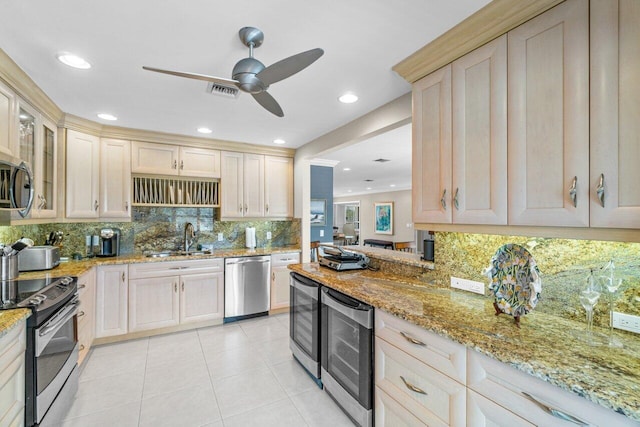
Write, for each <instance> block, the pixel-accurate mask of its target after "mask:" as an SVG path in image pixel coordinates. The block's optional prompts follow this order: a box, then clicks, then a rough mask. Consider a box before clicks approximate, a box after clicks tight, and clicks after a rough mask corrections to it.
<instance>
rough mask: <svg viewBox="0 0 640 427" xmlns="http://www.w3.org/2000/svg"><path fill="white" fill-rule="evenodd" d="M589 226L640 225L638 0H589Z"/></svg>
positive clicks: (624, 226) (639, 20) (639, 5)
mask: <svg viewBox="0 0 640 427" xmlns="http://www.w3.org/2000/svg"><path fill="white" fill-rule="evenodd" d="M590 19H591V163H590V169H591V179H590V181H589V186H590V189H591V199H590V200H591V212H590V213H591V226H592V227H615V228H640V185H638V184H640V168H639V167H638V165H640V139H639V135H640V121H639V120H638V119H639V118H640V103H639V102H638V100H639V99H640V73H639V72H638V70H639V69H640V25H638V24H639V23H640V2H638V1H637V0H596V1H592V2H591V14H590Z"/></svg>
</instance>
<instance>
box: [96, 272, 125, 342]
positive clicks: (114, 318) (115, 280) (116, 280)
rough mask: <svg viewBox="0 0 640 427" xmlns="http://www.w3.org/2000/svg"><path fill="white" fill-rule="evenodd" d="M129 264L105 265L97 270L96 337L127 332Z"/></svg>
mask: <svg viewBox="0 0 640 427" xmlns="http://www.w3.org/2000/svg"><path fill="white" fill-rule="evenodd" d="M128 276H129V266H128V265H126V264H124V265H103V266H99V267H97V270H96V338H104V337H110V336H114V335H123V334H126V333H127V299H128V291H129V279H128Z"/></svg>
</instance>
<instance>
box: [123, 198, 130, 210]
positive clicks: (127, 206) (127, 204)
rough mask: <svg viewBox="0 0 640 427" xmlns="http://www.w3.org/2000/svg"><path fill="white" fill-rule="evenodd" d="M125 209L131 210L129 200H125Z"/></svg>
mask: <svg viewBox="0 0 640 427" xmlns="http://www.w3.org/2000/svg"><path fill="white" fill-rule="evenodd" d="M124 210H125V211H127V212H129V202H128V201H126V200H125V202H124Z"/></svg>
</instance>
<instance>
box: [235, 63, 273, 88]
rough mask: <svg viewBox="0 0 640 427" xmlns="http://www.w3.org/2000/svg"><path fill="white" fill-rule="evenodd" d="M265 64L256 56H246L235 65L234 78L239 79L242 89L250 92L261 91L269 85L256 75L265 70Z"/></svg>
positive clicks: (239, 85)
mask: <svg viewBox="0 0 640 427" xmlns="http://www.w3.org/2000/svg"><path fill="white" fill-rule="evenodd" d="M264 68H265V67H264V64H263V63H262V62H260V61H258V60H257V59H255V58H244V59H241V60H240V61H238V63H237V64H236V65H235V66H234V67H233V72H232V76H233V77H232V78H233V79H234V80H237V81H238V82H239V83H238V87H239V88H240V90H242V91H244V92H248V93H260V92H262V91H265V90H267V88H268V87H269V86H268V85H265V84H264V83H263V82H262V80H260V79H259V78H258V77H256V74H258V73H259V72H260V71H262V70H264Z"/></svg>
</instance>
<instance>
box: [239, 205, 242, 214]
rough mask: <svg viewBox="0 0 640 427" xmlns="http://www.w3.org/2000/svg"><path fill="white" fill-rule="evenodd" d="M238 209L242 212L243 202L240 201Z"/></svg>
mask: <svg viewBox="0 0 640 427" xmlns="http://www.w3.org/2000/svg"><path fill="white" fill-rule="evenodd" d="M238 210H239V211H240V213H242V203H240V207H239V209H238Z"/></svg>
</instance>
